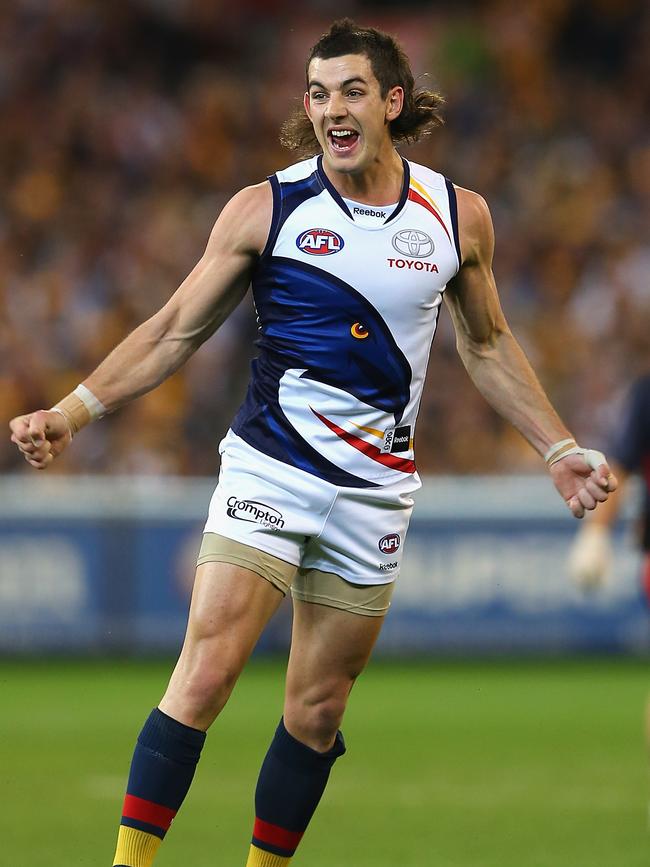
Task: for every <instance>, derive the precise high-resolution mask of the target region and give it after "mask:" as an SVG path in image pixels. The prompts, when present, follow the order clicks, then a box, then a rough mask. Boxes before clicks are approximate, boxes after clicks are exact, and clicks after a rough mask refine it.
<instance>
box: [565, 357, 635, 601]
mask: <svg viewBox="0 0 650 867" xmlns="http://www.w3.org/2000/svg"><path fill="white" fill-rule="evenodd" d="M610 454H611V455H612V461H611V464H612V467H613V468H615V469H614V472H615V474H616V476H617V478H618V481H619V495H618V496H617V497H611V498H610V499H609V500H608V501H607V503H605V504H604V505H603V507H602V509H599V510H598V512H597V513H594V515H593V516H590V517H589V518H588V519H587V521H585V523H584V524H583V525H582V526H581V528H580V530H579V531H578V533H577V535H576V539H575V542H574V544H573V547H572V549H571V553H570V558H569V571H570V573H571V576H572V577H573V579H574V580H575V581H576V583H577V584H578V585H579V586H580V587H582V588H584V589H585V590H594V589H596V588H598V587H600V586H601V585H602V584H603V583H604V582H605V581H606V580H607V578H608V576H609V573H610V572H611V570H612V544H611V530H612V526H613V524H614V522H615V521H616V518H617V517H618V513H619V509H620V505H621V494H620V488H622V487H623V486H624V485H625V482H626V481H627V480H628V479H629V477H630V476H631V475H633V474H634V475H639V476H640V477H641V480H642V483H643V502H642V509H641V515H640V517H639V545H640V547H641V550H642V551H643V566H642V573H641V589H642V592H643V595H644V598H645V600H646V603H647V604H648V607H649V610H650V373H648V374H646V375H644V376H641V377H640V378H639V379H638V380H637V381H636V382H635V383H634V385H633V387H632V389H631V392H630V395H629V399H628V403H627V406H626V408H625V412H624V416H623V424H622V426H621V428H620V431H619V432H618V434H617V436H616V438H615V443H614V445H613V447H612V448H611V449H610Z"/></svg>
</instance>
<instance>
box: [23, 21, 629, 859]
mask: <svg viewBox="0 0 650 867" xmlns="http://www.w3.org/2000/svg"><path fill="white" fill-rule="evenodd" d="M306 71H307V81H306V93H305V97H304V114H301V115H299V116H295V117H293V118H292V119H291V120H290V121H289V122H288V123H287V124H286V125H285V128H284V133H283V137H284V141H285V142H286V143H287V144H288V145H289V146H291V147H292V148H294V149H296V151H302V152H304V149H307V150H309V149H310V148H311V153H312V154H316V155H315V156H312V157H311V158H310V159H306V160H303V161H301V162H298V163H296V164H294V165H292V166H290V167H289V168H287V169H285V170H283V171H280V172H278V173H277V174H275V175H273V176H272V177H271V178H270V179H269V180H267V181H264V182H263V183H260V184H259V185H257V186H253V187H250V188H247V189H244V190H242V191H241V192H239V193H237V194H236V195H235V196H234V197H233V199H232V200H231V201H230V202H229V204H227V205H226V207H225V208H224V210H223V212H222V213H221V215H220V216H219V218H218V219H217V221H216V224H215V226H214V229H213V231H212V234H211V236H210V239H209V241H208V245H207V248H206V250H205V253H204V254H203V256H202V258H201V259H200V261H199V262H198V264H197V265H196V267H195V268H194V270H193V271H192V272H191V273H190V275H189V276H188V277H187V279H186V280H185V281H184V282H183V283H182V284H181V286H180V287H179V289H178V290H177V291H176V292H175V293H174V294H173V295H172V297H171V298H170V300H169V301H168V303H167V304H166V305H165V306H164V307H163V308H162V309H161V310H159V311H158V312H157V313H155V314H154V315H153V316H152V317H151V318H150V319H149V320H148V321H146V322H145V323H143V324H142V325H140V326H139V327H138V328H137V329H136V330H135V331H134V332H133V333H132V334H130V335H129V336H128V337H126V339H125V340H124V341H123V342H122V343H121V344H119V346H117V348H116V349H115V350H113V352H112V353H111V354H110V355H109V356H108V357H107V358H106V360H105V361H103V362H102V363H101V364H100V365H99V367H98V368H97V369H96V370H95V371H94V372H93V373H92V374H91V375H90V376H89V377H88V378H87V379H86V380H85V381H84V382H83V383H82V384H81V385H80V386H79V387H78V388H76V389H75V391H74V392H73V393H72V394H71V395H68V396H67V397H64V398H63V399H62V400H61V401H60V402H59V403H58V404H57V406H55V407H53V408H52V409H51V410H39V411H37V412H31V413H29V414H27V415H24V416H20V417H18V418H16V419H14V420H13V421H12V422H11V428H12V439H13V441H14V442H15V443H16V444H17V445H18V447H19V448H20V450H21V451H22V453H23V454H24V456H25V458H26V459H27V461H28V462H29V463H30V464H31V465H32V466H34V467H36V468H38V469H43V468H45V467H47V466H49V464H50V463H51V462H52V461H53V460H54V458H55V457H57V456H58V455H59V454H60V453H61V452H62V451H63V449H64V448H66V447H67V446H68V445H69V444H70V441H71V439H72V437H73V435H74V434H75V433H76V432H77V430H79V428H81V427H83V426H84V425H85V424H88V423H89V422H90V421H92V420H94V419H96V418H99V417H100V416H101V415H102V414H104V413H105V412H112V411H114V410H116V409H118V408H119V407H121V406H123V405H124V404H126V403H128V402H129V401H131V400H134V399H135V398H137V397H139V396H140V395H142V394H145V393H146V392H148V391H149V390H151V389H152V388H155V386H157V385H158V384H159V383H160V382H162V381H163V380H164V379H165V378H166V377H168V376H169V375H170V374H171V373H173V372H174V371H175V370H177V369H178V368H179V367H180V366H181V365H182V364H183V363H184V362H185V361H186V360H187V359H188V358H189V357H190V355H191V354H192V353H193V352H194V351H195V350H196V349H197V347H198V346H200V344H201V343H202V342H203V341H204V340H206V339H207V338H208V337H209V336H210V335H211V334H212V333H213V332H214V331H215V330H216V329H217V328H218V327H219V325H220V324H221V323H222V322H223V321H224V319H225V318H226V317H227V316H228V315H229V314H230V312H231V311H232V310H233V309H234V307H235V306H236V305H237V304H238V303H239V302H240V301H241V299H242V298H243V296H244V294H245V293H246V291H247V288H248V286H249V284H252V289H253V296H254V301H255V306H256V309H257V313H258V316H259V323H260V332H261V341H260V353H259V357H258V358H257V359H256V361H255V362H254V363H253V371H252V379H251V383H250V386H249V389H248V393H247V395H246V398H245V400H244V403H243V405H242V407H241V409H240V411H239V413H238V414H237V416H236V418H235V419H234V421H233V423H232V426H231V428H230V430H229V431H228V433H227V435H226V437H225V439H224V440H223V442H222V444H221V458H222V460H221V472H220V476H219V482H218V485H217V488H216V490H215V493H214V496H213V498H212V501H211V504H210V508H209V514H208V518H207V523H206V526H205V533H204V536H203V543H202V546H201V550H200V556H199V560H198V568H197V572H196V579H195V585H194V591H193V597H192V603H191V607H190V613H189V622H188V626H187V633H186V638H185V642H184V644H183V648H182V651H181V654H180V658H179V660H178V663H177V665H176V668H175V669H174V672H173V674H172V676H171V679H170V682H169V685H168V687H167V690H166V692H165V694H164V696H163V698H162V700H161V702H160V705H159V706H158V707H157V708H155V709H154V710H153V711H152V713H151V714H150V716H149V718H148V719H147V721H146V722H145V725H144V728H143V729H142V731H141V733H140V735H139V737H138V741H137V745H136V748H135V753H134V756H133V760H132V765H131V771H130V776H129V780H128V784H127V793H126V797H125V800H124V807H123V815H122V821H121V825H120V829H119V837H118V844H117V851H116V854H115V858H114V862H113V863H114V865H120V867H149V865H150V864H151V863H152V861H153V859H154V856H155V853H156V851H157V849H158V848H159V845H160V843H161V840H162V839H163V837H164V836H165V833H166V831H167V829H168V828H169V825H170V823H171V821H172V819H173V817H174V815H175V814H176V812H177V810H178V809H179V807H180V805H181V802H182V801H183V798H184V797H185V795H186V793H187V791H188V788H189V786H190V783H191V781H192V777H193V774H194V770H195V767H196V764H197V762H198V759H199V755H200V752H201V748H202V746H203V742H204V739H205V736H206V735H205V733H206V731H207V729H208V728H209V726H210V725H211V724H212V722H213V721H214V720H215V718H216V717H217V716H218V714H219V712H220V711H221V709H222V708H223V706H224V704H225V703H226V701H227V700H228V697H229V695H230V692H231V690H232V688H233V686H234V683H235V681H236V680H237V677H238V675H239V673H240V671H241V669H242V667H243V665H244V663H245V662H246V660H247V658H248V656H249V654H250V653H251V651H252V649H253V647H254V645H255V643H256V641H257V639H258V637H259V635H260V633H261V631H262V630H263V628H264V626H265V624H266V623H267V621H268V619H269V618H270V617H271V615H272V614H273V612H274V611H275V610H276V608H277V607H278V605H279V603H280V601H281V599H282V597H283V595H284V594H286V593H288V592H291V594H292V597H293V607H294V622H293V634H292V645H291V654H290V658H289V663H288V670H287V679H286V697H285V704H284V713H283V717H282V719H281V720H280V723H279V725H278V728H277V730H276V732H275V735H274V737H273V739H272V742H271V745H270V747H269V751H268V753H267V756H266V758H265V760H264V762H263V765H262V769H261V772H260V777H259V782H258V785H257V790H256V795H255V807H256V818H255V824H254V830H253V838H252V844H251V847H250V851H249V854H248V861H247V865H248V867H281V865H286V864H288V863H289V861H290V860H291V858H292V856H293V854H294V852H295V850H296V848H297V846H298V843H299V841H300V838H301V837H302V835H303V833H304V831H305V829H306V828H307V825H308V823H309V820H310V818H311V816H312V814H313V812H314V810H315V809H316V806H317V804H318V802H319V800H320V798H321V795H322V793H323V791H324V788H325V785H326V783H327V780H328V777H329V774H330V770H331V768H332V765H333V763H334V762H335V760H336V759H337V758H338V757H339V756H341V755H342V754H343V753H344V752H345V746H344V741H343V737H342V735H341V733H340V731H339V726H340V724H341V720H342V718H343V714H344V711H345V706H346V703H347V700H348V695H349V693H350V690H351V688H352V685H353V683H354V681H355V678H356V677H357V676H358V675H359V674H360V672H361V671H362V670H363V668H364V666H365V664H366V662H367V660H368V658H369V656H370V653H371V650H372V647H373V645H374V643H375V640H376V639H377V636H378V634H379V630H380V628H381V625H382V622H383V618H384V616H385V614H386V611H387V609H388V606H389V602H390V596H391V592H392V589H393V586H394V582H395V579H396V578H397V575H398V573H399V568H400V562H401V557H402V552H403V548H404V538H405V535H406V531H407V527H408V522H409V517H410V514H411V508H412V498H411V495H412V493H413V491H415V490H416V489H417V488H418V487H419V484H420V482H419V479H418V476H417V473H416V468H415V463H414V453H413V442H414V435H415V421H416V417H417V411H418V406H419V402H420V395H421V391H422V384H423V380H424V375H425V369H426V365H427V359H428V354H429V348H430V345H431V341H432V339H433V335H434V332H435V327H436V322H437V318H438V313H439V310H440V305H441V303H442V301H443V299H444V300H445V301H446V303H447V306H448V309H449V311H450V313H451V317H452V321H453V324H454V327H455V329H456V334H457V339H458V350H459V352H460V355H461V358H462V360H463V362H464V364H465V366H466V368H467V370H468V372H469V375H470V376H471V378H472V380H473V381H474V383H475V384H476V386H477V387H478V388H479V390H480V391H481V393H482V394H483V395H484V396H485V397H486V399H487V400H488V401H489V402H490V403H491V404H492V406H493V407H494V408H495V409H496V410H497V411H498V412H499V413H501V414H502V415H503V416H504V417H505V418H507V419H508V420H509V421H510V422H512V424H514V425H515V426H516V427H517V428H518V429H519V430H520V431H521V432H522V433H523V435H524V436H525V437H526V438H527V439H528V441H529V442H530V443H531V445H532V446H533V448H535V449H536V450H537V451H538V452H539V453H540V455H542V456H544V457H545V458H546V462H547V465H548V467H549V472H550V475H551V478H552V480H553V482H554V484H555V486H556V488H557V490H558V491H559V493H560V495H561V497H562V498H563V500H564V501H565V503H566V504H567V505H568V507H569V509H570V510H571V512H572V513H573V514H574V515H575V516H576V517H582V515H583V514H584V511H585V509H594V508H595V507H596V504H597V503H600V502H604V501H605V500H606V499H607V496H608V492H609V491H612V490H614V488H615V485H616V481H615V479H614V478H613V476H611V475H610V472H609V468H608V467H607V464H606V463H605V461H604V458H603V457H602V456H599V455H598V454H595V453H591V452H588V451H585V450H583V449H580V448H579V447H578V446H577V444H576V443H575V441H574V440H573V438H572V436H571V434H570V433H569V432H568V430H567V429H566V427H565V426H564V424H563V423H562V422H561V421H560V419H559V418H558V416H557V414H556V413H555V412H554V410H553V409H552V407H551V405H550V404H549V401H548V399H547V398H546V396H545V395H544V392H543V390H542V388H541V387H540V385H539V383H538V381H537V379H536V377H535V375H534V374H533V371H532V370H531V368H530V365H529V364H528V361H527V360H526V358H525V356H524V354H523V352H522V350H521V349H520V347H519V345H518V344H517V342H516V341H515V339H514V338H513V336H512V334H511V332H510V329H509V328H508V325H507V323H506V321H505V319H504V316H503V313H502V311H501V307H500V305H499V299H498V296H497V291H496V288H495V284H494V279H493V276H492V269H491V262H492V253H493V247H494V238H493V230H492V222H491V219H490V214H489V212H488V208H487V206H486V204H485V202H484V201H483V199H482V198H481V197H480V196H479V195H477V194H476V193H473V192H470V191H468V190H464V189H461V188H459V187H456V186H454V184H452V183H451V182H450V181H448V180H446V179H445V178H444V177H443V176H442V175H441V174H439V173H438V172H436V171H433V170H431V169H429V168H425V167H424V166H420V165H416V164H414V163H411V162H409V161H407V160H406V159H404V158H403V157H402V156H401V155H400V154H399V153H398V151H397V150H396V148H395V145H396V143H398V142H404V141H406V142H408V141H413V140H416V139H417V138H418V137H420V136H421V135H422V134H424V133H425V132H427V131H428V130H429V129H431V128H432V127H434V126H436V125H437V124H438V123H439V122H440V118H439V114H438V111H439V106H440V99H439V97H438V96H437V95H436V94H434V93H432V92H430V91H424V90H416V88H415V86H414V80H413V75H412V73H411V70H410V66H409V62H408V58H407V57H406V55H405V54H404V52H403V51H402V50H401V48H400V47H399V45H398V44H397V43H396V42H395V40H394V39H393V38H392V37H391V36H389V35H387V34H385V33H382V32H380V31H377V30H375V29H372V28H361V27H358V26H356V25H355V24H353V23H352V22H351V21H349V20H344V21H339V22H336V23H335V24H334V25H333V26H332V27H331V29H330V30H329V32H328V33H326V34H325V35H324V36H323V37H321V39H320V40H319V41H318V42H317V43H316V45H315V46H314V48H313V49H312V50H311V52H310V54H309V58H308V61H307V68H306ZM220 373H221V372H218V371H217V372H215V375H220Z"/></svg>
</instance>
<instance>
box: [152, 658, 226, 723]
mask: <svg viewBox="0 0 650 867" xmlns="http://www.w3.org/2000/svg"><path fill="white" fill-rule="evenodd" d="M240 671H241V665H240V664H239V663H238V662H237V661H234V660H230V661H229V660H223V661H219V662H218V663H215V662H214V661H213V660H209V659H202V655H201V654H194V655H192V654H188V655H185V656H183V655H181V658H180V659H179V661H178V664H177V666H176V668H175V669H174V672H173V674H172V677H171V679H170V681H169V686H168V687H167V691H166V692H165V696H164V698H163V700H162V702H161V704H160V709H161V710H163V711H164V712H166V713H167V712H169V714H170V716H173V717H174V718H175V719H178V720H180V721H181V722H183V723H185V724H186V725H189V726H191V727H192V728H198V729H203V730H205V729H207V728H208V727H209V726H210V725H211V724H212V723H213V722H214V720H215V719H216V717H217V716H218V715H219V713H220V712H221V710H222V709H223V707H224V705H225V704H226V702H227V701H228V699H229V698H230V694H231V692H232V690H233V688H234V686H235V683H236V682H237V678H238V676H239V673H240ZM167 708H169V710H167Z"/></svg>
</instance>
